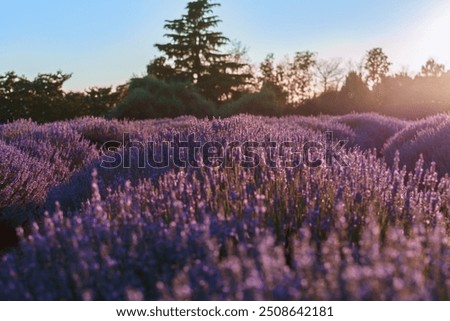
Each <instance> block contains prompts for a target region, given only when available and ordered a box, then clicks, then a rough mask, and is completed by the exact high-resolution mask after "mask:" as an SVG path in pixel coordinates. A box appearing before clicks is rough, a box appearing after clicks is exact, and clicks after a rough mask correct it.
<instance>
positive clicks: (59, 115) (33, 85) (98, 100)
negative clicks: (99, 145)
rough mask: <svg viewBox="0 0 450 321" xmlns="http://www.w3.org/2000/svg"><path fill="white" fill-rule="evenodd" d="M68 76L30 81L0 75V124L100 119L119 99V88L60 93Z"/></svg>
mask: <svg viewBox="0 0 450 321" xmlns="http://www.w3.org/2000/svg"><path fill="white" fill-rule="evenodd" d="M70 77H71V75H70V74H64V73H62V72H61V71H58V72H57V73H56V74H51V73H49V74H38V76H37V77H36V78H35V79H34V80H28V79H27V78H25V77H23V76H18V75H16V74H15V73H14V72H8V73H6V74H5V75H0V123H5V122H8V121H14V120H16V119H20V118H26V119H32V120H34V121H36V122H39V123H44V122H52V121H56V120H64V119H71V118H75V117H80V116H85V115H93V116H100V115H104V114H105V113H106V112H108V111H109V110H111V109H112V108H113V107H114V106H115V105H116V104H117V102H118V101H119V100H120V99H121V98H122V97H123V95H124V92H125V91H126V88H125V87H124V86H121V87H120V86H119V87H118V89H117V90H116V91H114V92H113V91H112V88H111V87H106V88H99V87H94V88H90V89H89V90H87V91H86V92H84V93H83V92H81V93H80V92H68V93H67V92H64V91H63V88H62V87H63V85H64V83H65V82H66V81H67V80H68V79H70Z"/></svg>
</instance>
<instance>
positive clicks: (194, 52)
mask: <svg viewBox="0 0 450 321" xmlns="http://www.w3.org/2000/svg"><path fill="white" fill-rule="evenodd" d="M219 5H220V4H218V3H210V1H209V0H196V1H191V2H189V3H188V4H187V6H186V10H187V13H186V14H184V15H182V17H181V18H180V19H176V20H167V21H166V24H165V25H164V28H165V29H167V30H169V33H167V34H165V37H167V38H169V39H170V42H169V43H166V44H155V46H156V47H157V48H158V49H159V50H160V51H162V52H163V53H164V56H162V57H158V58H156V59H154V60H153V61H151V62H150V64H149V65H148V66H147V71H148V73H149V75H152V76H155V77H157V78H158V79H161V80H166V81H176V82H179V81H182V82H188V83H191V84H194V86H195V88H196V89H197V91H198V92H199V93H201V94H202V95H203V96H204V97H206V98H207V99H209V100H212V101H221V100H226V99H228V98H230V97H231V96H232V95H233V93H234V92H235V88H236V87H238V86H240V85H242V84H245V83H246V82H247V80H248V79H249V78H251V75H249V74H245V73H240V71H241V70H242V67H243V66H245V64H242V63H239V62H237V61H235V60H233V59H232V55H230V54H225V53H222V52H221V51H220V48H221V47H223V46H224V45H226V44H227V43H228V42H229V39H228V38H226V37H225V36H223V34H222V33H221V32H218V31H215V30H214V28H215V27H217V25H218V23H219V22H220V20H219V18H218V17H217V16H216V15H213V14H212V12H213V8H214V7H217V6H219Z"/></svg>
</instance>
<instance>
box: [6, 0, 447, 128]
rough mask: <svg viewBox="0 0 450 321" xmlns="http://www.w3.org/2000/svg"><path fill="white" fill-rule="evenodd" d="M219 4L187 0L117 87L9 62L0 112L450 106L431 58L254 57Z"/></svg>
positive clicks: (49, 117) (132, 113)
mask: <svg viewBox="0 0 450 321" xmlns="http://www.w3.org/2000/svg"><path fill="white" fill-rule="evenodd" d="M219 5H220V4H218V3H212V2H211V1H210V0H195V1H191V2H188V3H187V6H186V13H185V14H183V15H182V16H181V17H180V18H179V19H175V20H167V21H166V22H165V25H164V28H165V29H166V30H167V33H166V34H165V37H166V38H167V39H168V42H167V43H163V44H155V47H156V48H157V49H158V50H159V51H160V53H161V55H160V56H158V57H155V58H154V59H152V60H151V61H150V63H149V64H148V65H147V75H146V76H145V77H141V78H133V79H131V80H130V81H129V82H127V83H126V84H124V85H121V86H118V87H117V88H116V89H115V90H113V89H112V88H111V87H106V88H97V87H94V88H90V89H88V90H86V91H84V92H65V91H64V90H63V88H62V87H63V84H64V82H66V81H67V80H68V79H70V77H71V75H70V74H64V73H62V72H57V73H55V74H39V75H38V76H37V77H36V78H35V79H34V80H28V79H26V78H25V77H23V76H18V75H17V74H15V73H14V72H8V73H5V74H4V75H0V122H7V121H13V120H15V119H19V118H31V119H33V120H35V121H38V122H48V121H55V120H62V119H70V118H75V117H81V116H87V115H92V116H106V117H116V118H132V119H144V118H159V117H176V116H180V115H186V114H190V115H194V116H197V117H208V116H222V117H226V116H230V115H233V114H239V113H249V114H258V115H270V116H281V115H289V114H301V115H310V114H344V113H348V112H351V111H356V112H366V111H375V112H379V113H383V114H388V115H394V116H399V117H403V118H417V117H423V116H426V115H429V114H433V113H436V112H442V111H444V112H445V111H449V110H450V71H446V69H445V66H444V65H442V64H440V63H438V62H437V61H435V60H434V59H432V58H430V59H429V60H428V61H426V62H425V63H424V65H423V66H422V68H421V72H420V73H419V74H417V75H413V74H411V73H409V72H407V71H406V70H404V71H402V72H399V73H396V74H392V73H390V68H391V65H392V63H391V62H390V61H389V57H388V56H387V55H386V53H384V51H383V50H382V48H373V49H371V50H368V51H367V52H366V55H365V56H364V58H363V60H362V61H361V62H360V63H358V64H347V65H346V64H345V63H344V61H343V60H342V59H328V60H324V59H320V58H319V57H318V55H317V53H314V52H311V51H299V52H296V53H294V55H293V57H291V58H289V57H285V58H284V59H282V60H279V61H276V60H275V56H274V55H273V54H268V55H267V56H266V58H265V59H264V60H263V61H262V62H261V63H260V64H259V65H258V66H255V65H254V64H252V62H251V61H250V59H249V58H248V56H247V49H246V48H245V47H244V46H242V44H240V43H236V42H235V43H231V42H230V40H229V39H228V38H227V37H225V36H224V35H223V34H222V33H221V32H220V31H217V26H218V25H219V23H220V19H219V17H218V16H217V15H215V14H214V8H215V7H217V6H219ZM230 44H231V45H230Z"/></svg>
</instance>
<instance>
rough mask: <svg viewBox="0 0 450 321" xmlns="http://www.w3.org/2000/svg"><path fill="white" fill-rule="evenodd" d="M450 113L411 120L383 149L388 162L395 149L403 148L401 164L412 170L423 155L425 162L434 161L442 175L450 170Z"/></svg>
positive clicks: (401, 149) (426, 164) (400, 149)
mask: <svg viewBox="0 0 450 321" xmlns="http://www.w3.org/2000/svg"><path fill="white" fill-rule="evenodd" d="M449 143H450V115H447V114H440V115H436V116H431V117H428V118H425V119H422V120H418V121H415V122H411V123H410V124H409V126H407V127H406V128H404V129H403V130H401V131H399V132H398V133H397V134H396V135H394V136H393V137H392V138H390V139H389V140H388V141H387V142H386V144H385V146H384V148H383V153H384V155H385V157H386V160H387V161H388V163H389V164H392V163H393V160H394V157H395V153H396V151H399V152H400V155H401V156H402V157H401V165H406V166H407V168H408V169H410V170H413V169H414V166H415V160H416V159H417V158H418V157H419V156H420V155H422V157H423V160H424V162H425V166H429V165H430V164H431V163H432V162H434V163H435V166H436V171H437V172H438V173H439V174H440V175H444V174H446V173H448V172H450V148H448V146H449Z"/></svg>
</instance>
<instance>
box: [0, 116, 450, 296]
mask: <svg viewBox="0 0 450 321" xmlns="http://www.w3.org/2000/svg"><path fill="white" fill-rule="evenodd" d="M439 117H440V118H439ZM439 117H436V119H438V118H439V119H441V120H442V122H443V123H444V124H443V125H439V126H438V125H436V124H437V122H438V120H434V119H431V120H425V121H417V122H403V121H399V120H396V119H389V118H385V117H379V116H378V115H374V114H365V115H356V114H355V115H350V116H348V117H347V118H342V119H341V118H340V117H328V116H319V117H316V118H307V117H284V118H266V117H258V116H246V115H241V116H235V117H231V118H228V119H224V120H218V119H213V120H207V119H205V120H198V119H195V118H191V117H182V118H177V119H163V120H148V121H138V122H129V121H107V120H104V119H100V118H84V119H78V120H74V121H69V122H60V123H53V124H48V125H37V124H34V123H31V122H26V121H19V122H15V123H11V124H7V125H2V126H0V138H1V140H0V149H1V150H0V166H1V171H0V194H1V196H2V197H1V198H0V202H1V203H0V205H1V209H0V210H3V209H8V210H7V211H4V212H1V213H2V215H3V214H5V215H4V216H2V219H4V220H8V221H9V222H20V223H21V225H19V226H18V227H17V237H18V239H19V241H18V244H17V245H16V246H15V247H13V248H10V249H8V250H6V251H4V253H3V255H2V256H1V264H0V300H134V299H147V300H336V299H340V300H448V299H450V291H449V289H450V238H449V237H450V211H449V209H450V206H449V204H450V178H449V176H448V174H446V173H448V172H449V171H450V166H449V164H448V163H445V159H442V162H441V163H439V162H438V161H439V159H430V160H428V159H427V155H428V154H427V153H426V151H427V150H426V149H420V146H422V145H420V144H424V143H423V142H424V141H425V140H426V139H436V138H437V137H441V138H440V139H442V140H443V141H442V145H441V149H443V151H442V153H445V152H446V153H448V147H447V146H449V143H450V142H449V137H450V136H448V135H447V136H438V135H442V134H439V133H440V132H441V131H443V130H445V129H440V128H441V127H445V126H448V124H449V116H446V115H441V116H439ZM366 118H367V119H368V120H367V121H368V122H369V123H370V125H368V126H370V127H371V128H375V127H376V126H378V129H377V130H375V129H367V128H364V126H363V125H358V124H359V123H360V122H364V119H366ZM422 122H433V124H434V126H433V127H434V128H433V129H432V130H431V129H428V130H426V125H422ZM355 123H356V125H355ZM414 126H419V127H420V128H423V130H420V129H417V135H419V136H421V135H423V137H422V138H420V137H415V136H414V138H410V139H405V138H404V137H405V136H407V135H410V134H408V133H409V132H407V133H404V134H401V133H402V132H404V131H408V130H409V131H411V128H414ZM440 126H441V127H440ZM419 127H417V128H419ZM383 128H386V131H387V132H389V135H393V138H392V139H389V141H388V142H387V143H386V142H381V140H382V139H383V138H382V137H386V138H385V139H386V140H388V137H387V134H386V133H385V132H384V130H383ZM327 130H330V131H333V132H334V135H335V137H336V138H338V139H348V140H349V141H350V146H355V147H349V148H347V149H346V150H344V151H343V153H344V154H345V158H346V163H347V166H340V165H339V164H336V165H335V166H321V167H317V168H311V167H307V166H298V167H295V168H286V167H271V166H258V167H255V168H243V167H239V166H236V167H232V168H222V167H196V168H194V167H186V168H175V167H174V168H168V169H164V170H159V169H155V168H151V167H146V168H138V167H137V166H131V167H130V168H117V169H113V170H112V169H105V168H102V167H101V166H100V156H99V155H100V154H101V153H100V151H99V148H101V146H102V145H103V144H104V143H105V142H107V141H111V140H120V139H121V137H122V135H123V132H127V133H130V134H131V135H134V137H137V138H142V139H144V138H145V139H147V138H151V139H152V140H153V141H157V142H158V141H163V140H165V139H168V138H169V137H171V136H172V135H175V134H177V135H180V136H182V137H183V135H184V137H185V136H186V135H188V134H189V133H192V132H194V133H196V137H197V138H198V139H200V140H201V141H205V142H206V141H221V142H223V143H224V144H226V143H227V142H228V141H234V140H238V141H239V140H240V141H247V140H263V139H264V137H265V136H266V135H267V134H270V135H271V137H272V139H274V140H278V141H294V142H299V141H303V140H305V139H307V140H317V141H321V140H323V139H324V138H323V132H324V131H327ZM394 131H397V132H394ZM430 131H431V132H432V133H430ZM377 132H379V135H378V136H377V137H376V141H375V140H373V141H369V139H368V138H364V139H363V140H360V142H361V141H363V142H365V143H364V144H367V145H364V146H357V145H359V144H358V139H360V138H358V137H359V135H360V134H361V135H366V137H372V133H373V134H375V133H377ZM435 132H437V133H438V134H435ZM396 136H398V137H400V138H397V142H398V143H395V142H393V141H394V140H395V137H396ZM401 139H403V140H404V142H410V145H408V146H409V147H408V148H410V149H411V150H412V147H411V146H412V145H411V144H413V142H417V143H418V146H416V147H414V148H415V149H414V150H415V151H417V154H412V153H411V154H408V155H409V157H410V158H412V159H414V163H415V164H414V167H413V168H411V169H409V168H408V167H402V164H404V162H405V160H404V159H403V154H402V151H400V154H398V153H395V152H394V157H393V158H392V161H391V162H390V163H389V165H388V163H386V162H385V160H384V158H383V157H380V155H379V152H377V151H376V150H372V149H371V148H379V146H383V145H384V144H385V143H386V145H385V150H384V151H386V155H388V153H387V151H388V148H387V146H393V145H395V144H399V145H397V146H400V140H401ZM39 144H42V145H43V146H42V152H40V149H39V148H38V147H39ZM123 148H127V147H123ZM51 151H53V152H51ZM127 152H129V153H132V155H131V156H132V157H138V156H139V155H138V152H136V151H132V150H127ZM421 153H422V154H423V156H420V154H421ZM410 161H412V160H410V159H408V160H406V162H410ZM432 161H435V163H434V162H432ZM437 168H439V169H440V171H439V172H438V171H437ZM60 173H65V174H60ZM29 204H33V206H32V207H30V206H28V205H29ZM6 213H7V214H8V215H6ZM14 215H16V216H17V217H18V216H20V217H21V219H18V218H15V219H14ZM24 221H26V222H25V223H23V222H24ZM16 225H17V223H16Z"/></svg>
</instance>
